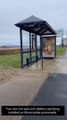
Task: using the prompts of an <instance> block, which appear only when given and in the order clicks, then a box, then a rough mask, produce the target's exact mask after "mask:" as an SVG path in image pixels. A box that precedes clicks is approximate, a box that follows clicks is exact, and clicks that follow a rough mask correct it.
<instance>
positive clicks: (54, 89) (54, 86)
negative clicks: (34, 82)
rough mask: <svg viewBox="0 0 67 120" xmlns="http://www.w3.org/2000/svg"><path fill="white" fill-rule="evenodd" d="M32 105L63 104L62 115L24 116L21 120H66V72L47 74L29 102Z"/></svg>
mask: <svg viewBox="0 0 67 120" xmlns="http://www.w3.org/2000/svg"><path fill="white" fill-rule="evenodd" d="M31 105H34V106H36V105H37V106H39V105H40V106H64V107H65V115H64V116H62V115H60V116H47V115H45V116H44V115H43V116H26V117H24V118H23V119H21V120H66V119H67V74H61V73H54V74H49V75H48V78H47V79H46V82H44V83H43V85H42V86H41V88H40V90H39V92H38V93H37V95H36V96H35V98H34V99H33V101H32V102H31Z"/></svg>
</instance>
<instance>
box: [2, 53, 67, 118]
mask: <svg viewBox="0 0 67 120" xmlns="http://www.w3.org/2000/svg"><path fill="white" fill-rule="evenodd" d="M65 56H66V55H65ZM43 63H44V69H43V71H42V70H41V61H39V62H38V64H34V65H32V66H30V67H29V68H27V69H24V70H20V69H18V72H17V73H18V74H17V75H16V76H13V77H12V78H9V79H10V80H9V81H6V82H5V83H3V84H0V106H2V105H21V106H22V105H64V106H65V109H66V110H67V94H66V93H67V88H66V86H67V59H66V57H65V58H64V57H63V58H61V59H60V58H58V59H53V60H44V61H43ZM66 115H67V113H65V116H63V117H61V116H59V117H57V116H56V117H53V116H51V117H48V116H41V117H40V116H37V117H35V116H34V117H30V116H29V117H24V118H23V117H22V116H19V117H18V116H16V117H12V116H9V117H3V116H0V120H20V119H21V120H60V119H61V120H66V117H67V116H66ZM21 117H22V118H21Z"/></svg>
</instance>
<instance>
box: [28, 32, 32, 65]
mask: <svg viewBox="0 0 67 120" xmlns="http://www.w3.org/2000/svg"><path fill="white" fill-rule="evenodd" d="M29 48H30V63H31V58H32V54H31V33H30V32H29Z"/></svg>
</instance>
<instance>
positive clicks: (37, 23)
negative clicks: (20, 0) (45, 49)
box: [15, 15, 56, 35]
mask: <svg viewBox="0 0 67 120" xmlns="http://www.w3.org/2000/svg"><path fill="white" fill-rule="evenodd" d="M15 25H16V26H17V27H19V28H21V29H22V30H25V31H28V32H30V33H34V34H37V35H55V34H56V32H55V30H54V29H53V28H52V27H51V26H50V25H49V24H48V23H47V22H46V21H44V20H41V19H39V18H37V17H35V16H33V15H32V16H30V17H28V18H27V19H24V20H23V21H20V22H18V23H16V24H15Z"/></svg>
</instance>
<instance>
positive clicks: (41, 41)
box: [40, 36, 43, 70]
mask: <svg viewBox="0 0 67 120" xmlns="http://www.w3.org/2000/svg"><path fill="white" fill-rule="evenodd" d="M40 48H41V67H42V70H43V39H42V37H41V36H40Z"/></svg>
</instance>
